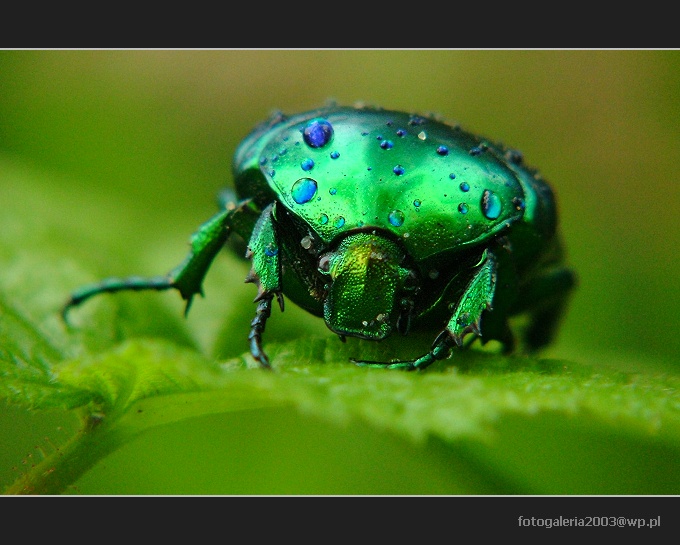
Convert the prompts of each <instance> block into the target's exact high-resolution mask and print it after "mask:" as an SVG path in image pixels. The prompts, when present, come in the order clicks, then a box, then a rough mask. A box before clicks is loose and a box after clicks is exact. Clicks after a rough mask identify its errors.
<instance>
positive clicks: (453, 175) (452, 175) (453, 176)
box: [449, 172, 456, 180]
mask: <svg viewBox="0 0 680 545" xmlns="http://www.w3.org/2000/svg"><path fill="white" fill-rule="evenodd" d="M449 178H451V179H452V180H455V179H456V175H455V174H454V173H453V172H452V173H451V174H449Z"/></svg>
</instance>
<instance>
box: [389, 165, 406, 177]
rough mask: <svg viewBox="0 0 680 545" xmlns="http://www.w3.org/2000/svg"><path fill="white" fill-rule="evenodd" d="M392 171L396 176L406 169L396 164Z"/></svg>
mask: <svg viewBox="0 0 680 545" xmlns="http://www.w3.org/2000/svg"><path fill="white" fill-rule="evenodd" d="M392 172H394V173H395V174H396V175H397V176H401V175H402V174H403V173H404V172H406V171H405V170H404V167H403V166H401V165H397V166H396V167H394V168H393V169H392Z"/></svg>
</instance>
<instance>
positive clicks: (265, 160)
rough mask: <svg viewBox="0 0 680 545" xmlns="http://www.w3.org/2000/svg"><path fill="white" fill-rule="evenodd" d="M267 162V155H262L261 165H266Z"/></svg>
mask: <svg viewBox="0 0 680 545" xmlns="http://www.w3.org/2000/svg"><path fill="white" fill-rule="evenodd" d="M266 164H267V158H266V157H260V165H261V166H264V165H266Z"/></svg>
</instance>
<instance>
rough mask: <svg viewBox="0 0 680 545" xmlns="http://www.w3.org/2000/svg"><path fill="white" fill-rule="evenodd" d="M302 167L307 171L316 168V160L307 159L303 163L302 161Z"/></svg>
mask: <svg viewBox="0 0 680 545" xmlns="http://www.w3.org/2000/svg"><path fill="white" fill-rule="evenodd" d="M300 168H302V170H304V171H305V172H308V171H310V170H312V169H313V168H314V161H312V160H311V159H305V160H304V161H302V163H300Z"/></svg>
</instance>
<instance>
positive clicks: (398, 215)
mask: <svg viewBox="0 0 680 545" xmlns="http://www.w3.org/2000/svg"><path fill="white" fill-rule="evenodd" d="M387 219H388V221H389V222H390V223H391V224H392V225H394V226H395V227H401V226H402V225H403V224H404V213H403V212H402V211H401V210H392V212H390V213H389V214H388V215H387Z"/></svg>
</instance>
